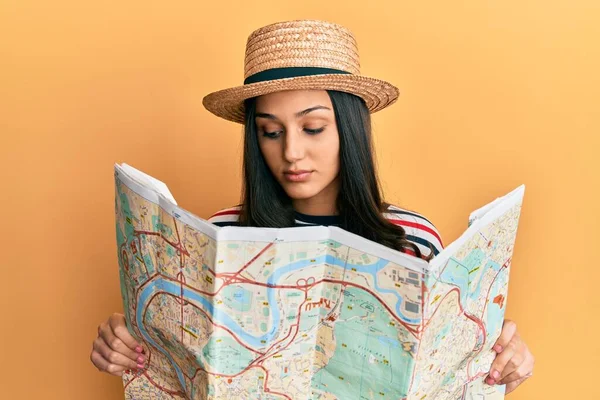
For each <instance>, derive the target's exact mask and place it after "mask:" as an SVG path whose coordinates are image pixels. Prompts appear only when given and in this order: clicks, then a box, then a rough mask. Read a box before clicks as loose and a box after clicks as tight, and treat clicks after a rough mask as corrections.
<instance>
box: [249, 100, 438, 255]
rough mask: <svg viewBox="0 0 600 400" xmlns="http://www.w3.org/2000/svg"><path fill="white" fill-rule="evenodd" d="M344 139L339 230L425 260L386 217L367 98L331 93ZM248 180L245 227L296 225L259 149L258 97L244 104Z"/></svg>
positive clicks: (284, 196)
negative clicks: (366, 102)
mask: <svg viewBox="0 0 600 400" xmlns="http://www.w3.org/2000/svg"><path fill="white" fill-rule="evenodd" d="M327 93H328V94H329V97H330V98H331V103H332V105H333V111H334V113H335V120H336V124H337V129H338V132H339V138H340V172H339V177H340V191H339V194H338V197H337V209H338V212H339V216H340V225H339V226H340V228H342V229H345V230H347V231H349V232H352V233H355V234H357V235H360V236H362V237H364V238H366V239H369V240H372V241H374V242H377V243H380V244H382V245H384V246H387V247H390V248H392V249H395V250H399V251H402V252H404V251H405V250H406V249H410V250H412V251H413V252H414V253H415V254H416V256H417V257H421V258H426V259H431V257H432V256H433V252H432V253H431V254H429V256H428V257H423V256H422V254H421V251H420V249H419V248H418V247H417V246H416V245H415V244H414V243H412V242H410V241H409V240H408V239H406V232H405V231H404V229H403V228H402V227H401V226H398V225H394V224H392V223H391V222H389V221H388V220H387V219H386V218H385V217H384V216H383V215H382V213H383V212H385V211H386V210H387V208H388V207H389V204H388V203H385V202H384V201H383V200H382V193H381V190H380V184H379V180H378V178H377V173H376V170H375V161H374V150H373V144H372V139H371V116H370V114H369V110H368V109H367V106H366V104H365V102H364V100H363V99H361V98H360V97H358V96H354V95H352V94H349V93H344V92H338V91H331V90H328V91H327ZM245 115H246V121H245V129H244V131H245V138H244V161H243V170H244V182H243V191H242V208H241V213H240V224H241V225H244V226H257V227H271V228H283V227H290V226H294V223H295V218H294V209H293V207H292V200H291V199H290V197H289V196H288V195H287V194H286V193H285V191H284V190H283V188H282V187H281V185H280V184H279V183H278V182H277V181H276V180H275V178H274V177H273V174H272V173H271V171H270V170H269V167H268V166H267V163H266V161H265V159H264V157H263V155H262V153H261V151H260V147H259V145H258V133H257V128H256V122H255V115H256V98H252V99H248V100H246V102H245Z"/></svg>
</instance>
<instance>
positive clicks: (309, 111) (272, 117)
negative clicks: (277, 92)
mask: <svg viewBox="0 0 600 400" xmlns="http://www.w3.org/2000/svg"><path fill="white" fill-rule="evenodd" d="M316 110H329V111H331V108H329V107H325V106H314V107H310V108H307V109H306V110H302V111H300V112H297V113H296V114H295V116H296V118H300V117H304V116H305V115H306V114H308V113H311V112H313V111H316ZM256 118H267V119H272V120H277V119H278V118H277V117H276V116H275V115H273V114H267V113H256Z"/></svg>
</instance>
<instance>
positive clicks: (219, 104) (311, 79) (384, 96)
mask: <svg viewBox="0 0 600 400" xmlns="http://www.w3.org/2000/svg"><path fill="white" fill-rule="evenodd" d="M285 90H337V91H340V92H346V93H351V94H354V95H356V96H359V97H361V98H362V99H363V100H364V101H365V103H366V105H367V108H368V109H369V111H370V112H371V113H374V112H377V111H380V110H383V109H384V108H386V107H388V106H389V105H391V104H393V103H394V102H395V101H396V100H397V99H398V96H399V95H400V92H399V90H398V88H397V87H395V86H394V85H392V84H390V83H388V82H385V81H382V80H379V79H375V78H369V77H366V76H362V75H351V74H326V75H309V76H301V77H294V78H284V79H276V80H271V81H265V82H257V83H252V84H249V85H243V86H237V87H234V88H230V89H224V90H219V91H218V92H214V93H211V94H209V95H207V96H205V97H204V99H202V104H203V105H204V107H205V108H206V109H207V110H208V111H210V112H211V113H213V114H215V115H216V116H218V117H221V118H224V119H226V120H228V121H232V122H237V123H240V124H243V123H244V100H246V99H249V98H252V97H257V96H262V95H265V94H269V93H275V92H281V91H285Z"/></svg>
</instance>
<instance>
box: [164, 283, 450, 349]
mask: <svg viewBox="0 0 600 400" xmlns="http://www.w3.org/2000/svg"><path fill="white" fill-rule="evenodd" d="M160 276H162V277H163V278H164V279H166V280H170V281H175V282H178V281H176V280H174V279H173V278H171V277H168V276H166V275H162V274H160ZM236 279H237V280H236V282H231V281H229V282H228V283H224V284H223V285H222V286H221V287H220V288H219V289H218V290H217V291H216V292H214V293H210V292H205V291H203V290H198V289H195V288H193V287H191V286H189V285H187V284H184V285H185V286H186V287H187V288H189V289H190V290H192V291H195V292H197V293H200V294H203V295H206V296H215V295H217V294H218V293H219V292H220V291H221V289H223V288H224V287H225V286H228V285H229V284H232V283H238V280H239V281H240V282H244V283H248V284H252V285H256V286H262V287H268V288H274V289H295V290H303V288H308V289H309V288H311V287H313V286H315V285H318V284H319V283H323V282H328V283H336V284H342V285H348V286H353V287H356V288H359V289H361V290H364V291H366V292H367V293H369V294H370V295H371V296H373V297H375V298H376V299H377V301H379V303H380V304H381V305H382V306H383V307H385V309H386V310H387V311H388V312H389V313H390V314H391V315H392V317H393V318H394V319H395V320H396V321H398V323H399V324H401V325H402V326H404V327H405V328H406V329H407V330H408V331H409V332H410V333H411V334H412V335H413V336H414V337H416V338H418V332H419V330H418V329H415V328H414V325H410V324H407V323H406V322H404V321H402V320H401V319H400V318H399V317H397V316H396V315H395V313H394V311H392V310H391V309H390V308H389V307H388V305H387V304H385V302H384V301H383V300H382V299H381V298H380V297H379V296H378V295H376V294H375V293H374V292H373V291H372V290H370V289H368V288H366V287H363V286H360V285H358V284H355V283H352V282H348V281H340V280H336V279H328V278H324V279H321V280H318V281H315V282H313V283H312V284H307V285H268V284H266V283H262V282H256V281H252V280H249V279H247V278H240V277H238V278H236ZM453 290H456V289H453ZM461 309H462V307H461ZM417 328H418V326H417Z"/></svg>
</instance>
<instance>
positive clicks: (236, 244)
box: [115, 164, 525, 400]
mask: <svg viewBox="0 0 600 400" xmlns="http://www.w3.org/2000/svg"><path fill="white" fill-rule="evenodd" d="M115 190H116V198H115V207H116V209H115V212H116V230H117V245H118V257H119V267H120V278H121V292H122V297H123V304H124V310H125V316H126V320H127V325H128V328H129V330H130V331H131V333H132V334H133V335H134V337H136V338H137V339H138V340H139V341H140V342H141V343H143V344H144V347H145V348H146V354H147V357H148V359H149V361H148V367H147V368H146V369H145V370H142V371H127V372H126V373H125V374H124V375H123V381H124V386H125V397H126V398H127V399H136V400H139V399H167V398H169V399H171V398H185V399H265V400H266V399H270V400H276V399H277V400H280V399H288V400H292V399H293V400H301V399H323V400H325V399H327V400H329V399H339V400H353V399H356V400H363V399H377V400H381V399H384V400H385V399H418V400H423V399H442V400H443V399H451V400H457V399H502V398H504V387H503V386H489V385H487V384H485V383H484V378H485V376H486V375H487V373H488V372H489V368H490V365H491V362H492V360H493V359H494V356H495V353H494V352H493V351H492V350H491V347H492V346H493V344H494V342H495V341H496V339H497V338H498V336H499V334H500V331H501V329H502V323H503V319H504V310H505V308H506V295H507V289H508V277H509V271H510V265H511V257H512V253H513V247H514V242H515V237H516V232H517V225H518V221H519V214H520V210H521V204H522V200H523V194H524V190H525V188H524V186H520V187H519V188H517V189H515V190H514V191H512V192H511V193H509V194H508V195H506V196H504V197H501V198H498V199H496V200H495V201H494V202H492V203H490V204H488V205H487V206H485V207H483V208H481V209H479V210H477V211H475V212H474V213H473V214H471V216H470V218H469V226H468V229H466V231H465V232H464V233H463V234H462V235H461V236H460V237H459V238H458V239H457V240H456V241H454V242H453V243H452V244H450V245H448V246H447V247H446V248H445V249H444V250H443V251H442V252H440V253H439V254H438V255H437V256H436V257H435V258H434V259H433V260H431V261H430V262H429V263H428V262H426V261H424V260H421V259H419V258H416V257H413V256H410V255H406V254H403V253H401V252H399V251H396V250H392V249H390V248H388V247H385V246H382V245H380V244H378V243H375V242H372V241H369V240H366V239H364V238H362V237H360V236H357V235H354V234H352V233H349V232H347V231H345V230H343V229H340V228H338V227H325V226H308V227H291V228H281V229H279V228H253V227H222V228H220V227H217V226H215V225H213V224H211V223H208V222H206V221H205V220H204V219H202V218H200V217H197V216H195V215H193V214H192V213H190V212H188V211H186V210H184V209H183V208H181V207H179V206H177V203H176V202H175V199H174V198H173V196H172V195H171V193H170V192H169V190H168V188H167V186H166V185H165V184H163V183H162V182H160V181H158V180H156V179H154V178H153V177H151V176H149V175H146V174H144V173H142V172H140V171H138V170H136V169H134V168H132V167H130V166H128V165H126V164H116V165H115Z"/></svg>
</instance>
